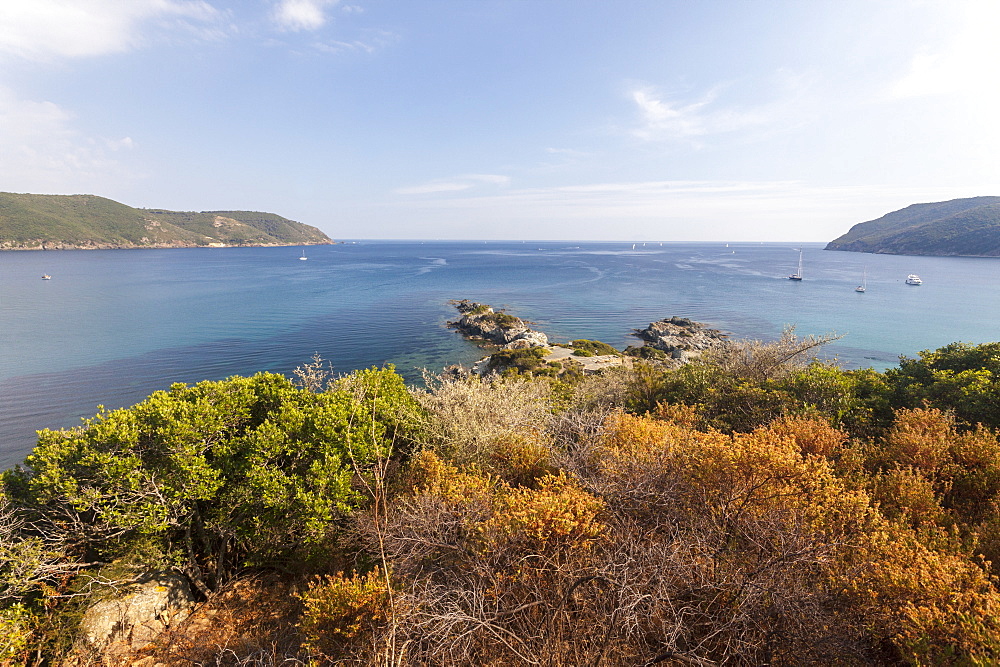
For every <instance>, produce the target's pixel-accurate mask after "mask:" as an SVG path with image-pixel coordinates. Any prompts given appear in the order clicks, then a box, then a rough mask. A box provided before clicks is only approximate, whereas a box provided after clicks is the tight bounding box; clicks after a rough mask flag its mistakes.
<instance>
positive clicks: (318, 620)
mask: <svg viewBox="0 0 1000 667" xmlns="http://www.w3.org/2000/svg"><path fill="white" fill-rule="evenodd" d="M299 599H300V600H301V601H302V604H303V607H304V610H303V612H302V620H301V622H300V623H299V627H300V628H301V631H302V637H303V642H302V647H303V648H304V649H305V650H306V651H308V652H309V654H310V655H313V656H316V657H319V658H321V659H324V660H337V659H339V658H342V657H351V658H355V659H357V658H360V657H361V656H362V655H363V654H364V653H365V651H366V649H368V650H370V648H371V641H370V640H371V637H372V636H373V635H374V634H375V633H376V632H377V631H378V630H379V629H380V628H382V627H383V626H385V625H386V624H387V623H388V622H389V619H390V617H391V615H392V592H391V590H390V588H389V581H388V576H387V575H386V574H385V573H384V572H382V571H381V570H380V569H378V568H375V569H374V570H372V571H371V572H369V573H367V574H365V575H358V574H357V573H355V574H352V575H351V576H350V577H346V576H344V574H343V573H342V572H341V573H338V574H336V575H333V576H327V577H322V578H319V579H317V580H315V581H314V582H313V583H312V584H310V585H309V589H308V590H307V591H306V592H304V593H302V594H301V595H299Z"/></svg>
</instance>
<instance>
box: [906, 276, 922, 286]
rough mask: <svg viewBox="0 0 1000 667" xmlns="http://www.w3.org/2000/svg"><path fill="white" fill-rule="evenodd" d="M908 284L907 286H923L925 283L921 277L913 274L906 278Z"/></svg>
mask: <svg viewBox="0 0 1000 667" xmlns="http://www.w3.org/2000/svg"><path fill="white" fill-rule="evenodd" d="M906 284H907V285H923V284H924V281H923V280H921V279H920V276H918V275H917V274H915V273H911V274H910V275H908V276H906Z"/></svg>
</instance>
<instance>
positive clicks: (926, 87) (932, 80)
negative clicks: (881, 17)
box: [889, 0, 1000, 107]
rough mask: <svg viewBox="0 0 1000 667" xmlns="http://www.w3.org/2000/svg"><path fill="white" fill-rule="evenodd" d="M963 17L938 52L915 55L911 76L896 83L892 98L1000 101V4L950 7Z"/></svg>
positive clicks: (974, 3) (990, 3)
mask: <svg viewBox="0 0 1000 667" xmlns="http://www.w3.org/2000/svg"><path fill="white" fill-rule="evenodd" d="M948 8H949V12H952V13H954V14H955V15H956V16H957V17H959V26H958V28H957V29H956V30H955V32H954V34H953V35H952V37H951V39H950V40H948V42H947V43H946V44H945V45H943V46H942V47H940V48H939V49H937V50H935V51H926V50H925V51H922V52H920V53H917V54H916V55H914V56H913V59H912V60H911V62H910V67H909V70H908V71H907V73H906V74H905V75H904V76H903V77H902V78H900V79H899V80H897V81H895V82H893V84H892V85H891V87H890V90H889V96H890V97H891V98H893V99H911V98H917V97H926V96H932V95H959V96H962V97H973V98H978V99H980V100H981V101H983V102H987V103H990V104H993V105H994V107H995V104H996V103H997V102H1000V95H998V92H997V88H996V86H995V85H994V82H995V81H996V79H997V77H998V76H1000V40H997V33H998V32H1000V4H997V3H996V2H995V1H994V0H987V1H985V2H977V1H974V2H965V3H961V4H956V5H955V6H951V5H948Z"/></svg>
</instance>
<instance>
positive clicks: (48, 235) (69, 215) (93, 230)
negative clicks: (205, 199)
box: [0, 192, 330, 249]
mask: <svg viewBox="0 0 1000 667" xmlns="http://www.w3.org/2000/svg"><path fill="white" fill-rule="evenodd" d="M212 243H223V244H225V245H269V244H298V243H330V239H329V238H328V237H327V236H326V235H325V234H324V233H323V232H321V231H319V230H318V229H316V228H315V227H310V226H308V225H304V224H302V223H299V222H293V221H292V220H288V219H286V218H282V217H281V216H279V215H275V214H273V213H258V212H253V211H203V212H201V213H195V212H179V211H165V210H160V209H137V208H132V207H131V206H126V205H125V204H120V203H118V202H116V201H112V200H110V199H105V198H104V197H96V196H94V195H35V194H16V193H11V192H0V249H18V248H40V247H45V248H62V247H85V248H87V247H91V248H92V247H150V246H204V245H209V244H212Z"/></svg>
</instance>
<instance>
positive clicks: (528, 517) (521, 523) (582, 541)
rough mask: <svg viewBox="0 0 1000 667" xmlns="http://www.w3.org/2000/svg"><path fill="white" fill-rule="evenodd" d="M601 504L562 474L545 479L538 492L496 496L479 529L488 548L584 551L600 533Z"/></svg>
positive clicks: (530, 491) (522, 489)
mask: <svg viewBox="0 0 1000 667" xmlns="http://www.w3.org/2000/svg"><path fill="white" fill-rule="evenodd" d="M603 508H604V503H603V502H601V500H600V499H598V498H596V497H594V496H593V495H592V494H590V493H588V492H586V491H584V490H583V489H581V488H580V487H579V485H577V484H576V483H575V482H573V481H572V480H571V479H570V478H569V477H567V476H566V474H565V473H559V474H558V475H547V476H545V477H543V478H542V479H541V480H540V481H539V485H538V489H524V488H521V489H512V490H511V491H509V492H508V493H506V494H504V495H502V496H500V498H498V499H497V502H496V510H495V512H494V514H493V516H492V517H490V519H489V520H488V521H486V522H484V523H483V524H482V525H481V526H480V531H481V534H482V535H483V536H484V537H485V539H486V540H487V543H488V544H489V545H490V547H491V548H497V546H499V545H500V544H502V543H508V544H512V543H517V544H520V545H523V546H525V547H527V548H529V549H532V550H536V551H539V552H543V553H544V552H549V551H550V550H553V549H558V548H560V547H562V548H568V549H573V548H580V547H584V546H586V545H587V544H589V543H590V542H591V541H593V540H594V539H595V538H597V537H598V536H599V535H600V534H601V532H602V531H603V526H602V525H601V523H600V522H599V521H598V514H599V513H600V512H601V510H602V509H603Z"/></svg>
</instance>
